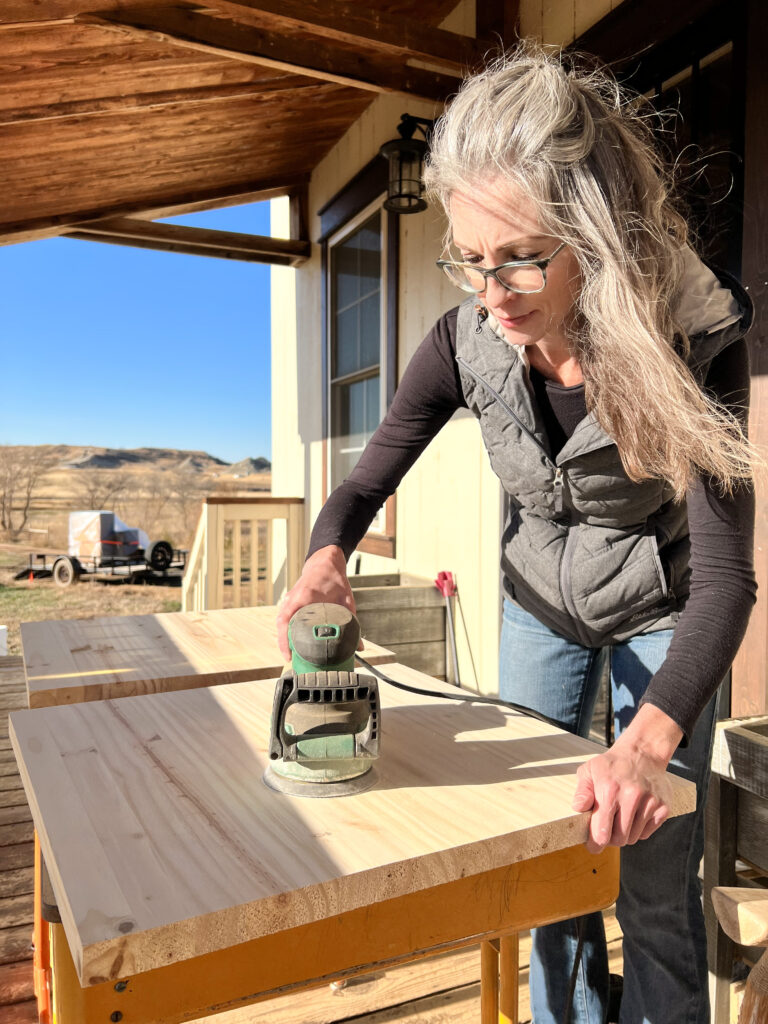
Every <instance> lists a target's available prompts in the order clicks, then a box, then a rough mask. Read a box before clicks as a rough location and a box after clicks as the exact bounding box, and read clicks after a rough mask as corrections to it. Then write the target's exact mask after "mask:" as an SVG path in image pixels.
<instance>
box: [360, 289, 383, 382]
mask: <svg viewBox="0 0 768 1024" xmlns="http://www.w3.org/2000/svg"><path fill="white" fill-rule="evenodd" d="M380 352H381V314H380V296H379V293H378V292H375V293H374V294H373V295H369V296H368V298H367V299H363V301H362V302H361V303H360V368H361V369H363V368H364V367H368V366H376V365H377V364H378V362H379V353H380Z"/></svg>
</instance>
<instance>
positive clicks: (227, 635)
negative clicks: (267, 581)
mask: <svg viewBox="0 0 768 1024" xmlns="http://www.w3.org/2000/svg"><path fill="white" fill-rule="evenodd" d="M276 617H277V608H276V607H275V606H274V605H265V606H261V607H259V608H229V609H220V610H216V611H207V612H167V613H165V614H159V615H120V616H112V617H102V618H92V619H62V620H53V621H51V620H49V621H44V622H24V623H22V626H21V642H22V647H23V652H24V672H25V675H26V679H27V697H28V703H29V706H30V707H31V708H41V707H51V706H53V705H56V704H76V703H80V702H81V701H91V700H106V699H109V698H112V697H133V696H137V695H139V694H143V693H161V692H162V693H165V692H167V691H168V690H186V689H190V688H192V687H196V686H214V685H217V684H219V683H239V682H244V681H246V680H251V679H271V678H274V677H275V676H279V675H280V673H281V672H282V670H283V664H284V661H285V659H284V658H283V657H282V655H281V654H280V650H279V648H278V646H277V627H276V623H275V620H276ZM360 653H361V654H362V656H363V657H364V658H365V659H366V661H369V662H370V663H371V664H372V665H378V664H381V663H383V662H388V661H394V660H395V657H394V655H393V654H392V653H391V652H390V651H388V650H386V649H385V648H383V647H379V646H377V645H376V644H371V643H365V646H364V649H363V650H362V651H361V652H360Z"/></svg>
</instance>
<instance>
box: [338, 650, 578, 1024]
mask: <svg viewBox="0 0 768 1024" xmlns="http://www.w3.org/2000/svg"><path fill="white" fill-rule="evenodd" d="M355 658H356V659H357V661H359V662H360V664H361V665H363V666H364V667H365V668H366V669H367V671H368V672H370V673H371V674H372V675H374V676H376V678H377V679H381V680H382V682H384V683H389V685H390V686H395V687H397V689H398V690H406V691H407V692H408V693H417V694H419V695H420V696H422V697H439V698H441V699H444V700H458V701H463V702H465V703H469V704H495V705H496V706H497V707H502V708H506V709H507V710H511V711H518V712H520V713H521V714H523V715H528V716H530V717H531V718H537V719H538V720H539V721H540V722H545V723H546V724H547V725H554V726H556V727H557V728H558V729H562V727H563V726H562V724H561V723H560V722H556V721H555V720H554V719H553V718H549V717H547V715H542V714H541V713H540V712H539V711H534V710H533V708H526V707H523V706H522V705H521V704H514V703H513V702H512V701H509V700H501V699H500V698H498V697H486V696H484V695H481V694H477V693H467V694H463V693H462V694H458V693H441V692H440V691H439V690H425V689H422V687H420V686H410V685H409V684H408V683H400V682H398V681H397V680H395V679H392V678H391V676H388V675H386V674H385V673H384V672H381V671H380V670H379V669H377V668H374V666H373V665H371V664H370V663H369V662H367V661H366V660H365V658H361V657H360V655H359V654H355ZM576 932H577V942H576V954H575V956H574V961H573V968H572V970H571V977H570V980H569V983H568V997H567V999H566V1001H565V1013H564V1015H563V1024H570V1021H571V1014H572V1012H573V998H574V995H575V992H576V981H577V979H578V976H579V965H580V963H581V954H582V952H583V949H584V923H583V921H582V920H581V918H577V919H576Z"/></svg>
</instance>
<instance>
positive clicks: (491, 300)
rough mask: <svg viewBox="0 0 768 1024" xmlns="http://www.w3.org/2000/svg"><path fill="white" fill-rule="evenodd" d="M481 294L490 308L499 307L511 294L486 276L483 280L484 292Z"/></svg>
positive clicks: (494, 279) (493, 279) (492, 278)
mask: <svg viewBox="0 0 768 1024" xmlns="http://www.w3.org/2000/svg"><path fill="white" fill-rule="evenodd" d="M481 294H482V295H485V300H486V302H487V303H488V304H489V305H490V306H500V305H501V303H502V302H504V300H505V299H507V298H509V296H510V295H511V294H512V293H511V292H509V291H507V289H506V288H504V287H503V285H500V284H499V282H498V281H497V280H496V278H495V277H490V276H488V277H486V279H485V290H484V291H483V292H481Z"/></svg>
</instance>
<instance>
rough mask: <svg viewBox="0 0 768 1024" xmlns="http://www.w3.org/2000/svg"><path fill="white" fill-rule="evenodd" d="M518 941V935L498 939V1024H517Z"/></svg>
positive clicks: (503, 936)
mask: <svg viewBox="0 0 768 1024" xmlns="http://www.w3.org/2000/svg"><path fill="white" fill-rule="evenodd" d="M519 988H520V941H519V936H518V935H516V934H515V935H502V937H501V938H500V939H499V1024H518V1022H519V1020H520V1018H519V1016H518V997H519Z"/></svg>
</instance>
